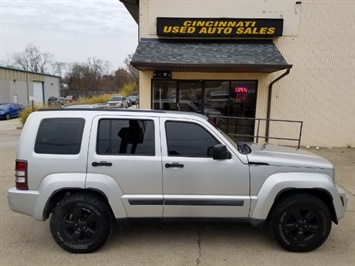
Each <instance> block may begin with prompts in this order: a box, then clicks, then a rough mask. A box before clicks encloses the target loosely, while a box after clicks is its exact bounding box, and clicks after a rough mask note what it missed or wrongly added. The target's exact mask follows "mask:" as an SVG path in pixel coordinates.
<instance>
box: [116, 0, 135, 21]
mask: <svg viewBox="0 0 355 266" xmlns="http://www.w3.org/2000/svg"><path fill="white" fill-rule="evenodd" d="M120 2H122V4H123V5H124V6H125V7H126V8H127V10H128V12H129V13H130V14H131V16H132V17H133V19H134V20H135V21H136V22H137V24H139V0H120Z"/></svg>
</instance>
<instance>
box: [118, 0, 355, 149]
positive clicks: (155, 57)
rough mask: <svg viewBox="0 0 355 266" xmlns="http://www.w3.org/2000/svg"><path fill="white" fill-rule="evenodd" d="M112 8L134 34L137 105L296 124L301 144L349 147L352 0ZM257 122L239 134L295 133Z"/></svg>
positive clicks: (229, 0)
mask: <svg viewBox="0 0 355 266" xmlns="http://www.w3.org/2000/svg"><path fill="white" fill-rule="evenodd" d="M121 2H122V3H123V4H124V5H125V6H126V8H127V9H128V11H129V12H130V13H131V15H132V17H133V18H134V19H135V21H136V22H137V24H138V27H139V44H138V47H137V50H136V52H135V54H134V55H133V58H132V61H131V64H132V65H133V66H135V67H136V68H137V69H139V70H140V88H139V93H140V105H141V108H152V109H173V110H181V111H196V112H202V113H205V114H207V115H211V116H231V117H245V118H261V119H278V120H294V121H302V122H303V128H302V141H301V144H302V145H303V146H306V145H310V146H339V147H347V146H352V147H354V146H355V122H354V121H355V104H354V101H355V85H354V84H355V77H354V66H355V54H354V49H353V44H354V42H355V32H354V31H353V30H352V27H353V25H354V24H355V21H354V13H355V2H354V1H352V0H338V1H332V0H322V1H320V0H304V1H290V0H283V1H279V0H259V1H258V0H256V1H246V0H224V1H217V0H216V1H208V0H193V1H188V2H186V1H179V0H165V1H158V0H140V1H138V0H121ZM251 121H252V120H251ZM257 123H260V122H258V121H255V122H254V121H253V122H252V124H250V121H249V122H248V123H247V124H246V127H245V128H247V129H246V133H248V134H250V133H251V134H255V133H256V130H258V131H262V132H265V134H266V136H275V137H286V138H292V139H294V138H297V135H298V134H299V124H297V123H282V122H274V121H272V122H266V121H261V125H260V124H259V125H257ZM239 133H242V134H243V133H244V132H239ZM268 142H271V143H278V144H286V145H293V144H294V142H292V141H291V142H289V141H284V140H282V141H281V140H278V139H268Z"/></svg>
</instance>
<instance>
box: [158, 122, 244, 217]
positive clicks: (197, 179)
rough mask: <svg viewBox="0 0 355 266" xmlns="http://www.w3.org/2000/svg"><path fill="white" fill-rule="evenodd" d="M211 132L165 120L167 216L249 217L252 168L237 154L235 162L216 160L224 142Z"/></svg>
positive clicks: (197, 124)
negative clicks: (214, 153)
mask: <svg viewBox="0 0 355 266" xmlns="http://www.w3.org/2000/svg"><path fill="white" fill-rule="evenodd" d="M211 128H212V125H209V124H208V123H207V122H206V124H204V123H201V121H197V120H196V121H193V120H191V119H189V120H184V119H174V118H172V119H168V118H167V119H161V131H162V132H161V135H162V162H163V194H164V213H163V216H164V217H210V218H218V217H233V218H243V217H248V213H249V208H250V197H249V170H248V165H247V164H244V163H242V162H241V160H240V159H239V158H238V157H237V156H236V154H234V153H233V152H231V153H232V157H231V159H226V160H214V159H213V158H212V148H213V146H214V145H216V144H226V143H225V142H224V141H225V139H223V138H222V137H221V136H220V135H219V134H217V133H216V132H215V130H211ZM230 151H231V150H230Z"/></svg>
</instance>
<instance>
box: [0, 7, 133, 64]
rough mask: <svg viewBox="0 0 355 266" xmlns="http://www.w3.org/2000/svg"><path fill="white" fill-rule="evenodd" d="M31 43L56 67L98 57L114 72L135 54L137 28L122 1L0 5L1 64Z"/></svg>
mask: <svg viewBox="0 0 355 266" xmlns="http://www.w3.org/2000/svg"><path fill="white" fill-rule="evenodd" d="M28 43H32V44H34V45H35V46H37V47H39V48H40V50H41V52H49V53H51V54H53V55H54V59H55V61H57V62H66V63H72V62H78V63H83V62H86V61H87V59H88V58H89V57H96V58H99V59H103V60H107V61H110V62H111V64H112V69H113V70H114V69H117V68H118V67H123V66H124V64H123V61H124V59H125V58H126V57H127V55H128V54H132V53H134V51H135V49H136V47H137V45H138V25H137V23H136V22H135V21H134V20H133V18H132V17H131V15H130V14H129V12H128V11H127V9H126V8H125V6H124V5H123V4H122V3H121V2H120V1H119V0H0V62H1V60H5V59H6V58H7V56H8V55H12V54H13V53H18V52H23V51H24V50H25V48H26V46H27V44H28ZM0 65H1V63H0Z"/></svg>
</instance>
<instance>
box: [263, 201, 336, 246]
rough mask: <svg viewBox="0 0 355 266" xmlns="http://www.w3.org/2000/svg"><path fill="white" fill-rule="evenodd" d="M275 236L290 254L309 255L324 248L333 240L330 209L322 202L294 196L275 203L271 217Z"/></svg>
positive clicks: (270, 224) (271, 227)
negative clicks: (327, 240) (302, 253)
mask: <svg viewBox="0 0 355 266" xmlns="http://www.w3.org/2000/svg"><path fill="white" fill-rule="evenodd" d="M269 226H270V231H271V233H272V236H273V237H274V238H275V239H276V241H277V242H278V243H279V244H280V245H281V246H282V247H283V248H285V249H286V250H289V251H293V252H308V251H312V250H314V249H316V248H318V247H319V246H321V245H322V244H323V243H324V242H325V241H326V239H327V238H328V236H329V233H330V230H331V226H332V220H331V215H330V212H329V209H328V208H327V206H326V205H325V204H324V203H323V202H322V201H321V200H320V199H318V198H316V197H314V196H312V195H308V194H294V195H291V196H288V197H284V198H282V199H280V200H278V202H276V203H275V206H274V207H273V209H272V211H271V214H270V216H269Z"/></svg>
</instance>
